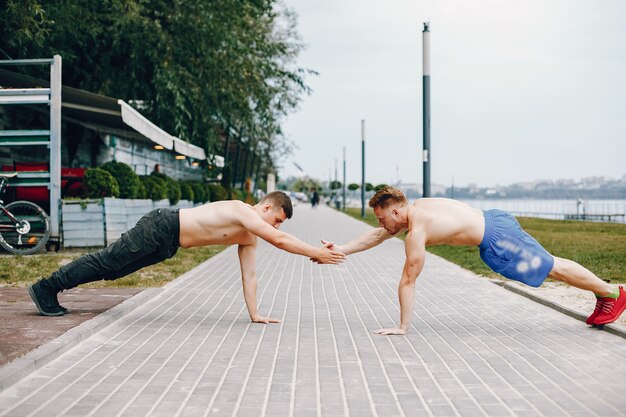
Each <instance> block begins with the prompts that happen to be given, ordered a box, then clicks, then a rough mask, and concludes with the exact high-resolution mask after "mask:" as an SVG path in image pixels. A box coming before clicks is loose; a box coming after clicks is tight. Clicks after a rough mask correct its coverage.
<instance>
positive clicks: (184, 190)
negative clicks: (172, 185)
mask: <svg viewBox="0 0 626 417" xmlns="http://www.w3.org/2000/svg"><path fill="white" fill-rule="evenodd" d="M178 185H179V187H180V199H181V200H187V201H193V198H194V193H193V189H192V188H191V185H190V184H189V183H188V182H186V181H179V182H178Z"/></svg>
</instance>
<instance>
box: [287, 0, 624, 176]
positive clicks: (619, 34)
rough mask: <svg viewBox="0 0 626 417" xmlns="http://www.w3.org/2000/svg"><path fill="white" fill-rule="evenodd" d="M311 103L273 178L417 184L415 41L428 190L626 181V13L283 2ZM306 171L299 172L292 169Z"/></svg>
mask: <svg viewBox="0 0 626 417" xmlns="http://www.w3.org/2000/svg"><path fill="white" fill-rule="evenodd" d="M283 1H284V3H285V4H286V5H287V6H288V7H290V8H291V9H292V10H294V11H295V12H296V14H297V15H298V32H299V34H300V36H301V40H302V42H303V43H304V44H305V45H306V49H304V50H303V51H302V52H301V54H300V56H299V58H298V61H297V65H298V66H301V67H304V68H308V69H312V70H315V71H317V72H318V73H319V74H318V75H317V76H309V77H307V79H306V81H307V85H309V86H310V87H311V88H312V90H313V92H312V94H311V95H309V96H305V97H304V98H303V100H302V102H301V104H300V106H299V109H298V110H297V111H295V112H294V113H292V114H290V115H289V116H288V118H287V119H286V121H285V123H284V130H285V132H286V135H287V136H288V138H289V139H290V140H291V141H292V142H293V144H294V145H295V147H296V149H295V151H294V152H293V154H292V155H291V156H289V157H287V158H286V159H284V160H283V163H282V166H283V167H282V169H281V170H280V171H279V176H280V177H283V178H284V177H286V176H290V175H301V174H302V173H305V174H307V175H309V176H310V177H314V178H318V179H321V180H328V179H329V178H330V179H334V178H335V166H337V168H338V169H337V172H338V180H340V181H341V180H342V175H343V174H342V164H343V155H342V153H343V148H344V147H345V148H346V154H347V158H346V165H347V180H346V182H347V183H351V182H356V183H360V182H361V120H365V147H366V150H365V155H366V156H365V167H366V181H367V182H371V183H373V184H380V183H394V182H396V181H397V180H401V181H402V182H404V183H421V182H422V140H423V139H422V29H423V22H426V21H429V22H430V33H431V35H430V36H431V40H430V41H431V80H430V83H431V181H432V183H434V184H441V185H446V186H449V185H450V184H452V182H454V185H455V186H466V185H468V184H477V185H479V186H496V185H509V184H512V183H518V182H529V181H535V180H540V179H549V180H557V179H566V178H567V179H576V180H579V179H581V178H585V177H591V176H609V177H614V178H622V176H624V175H625V174H626V1H623V0H602V1H597V0H558V1H557V0H524V1H519V0H474V1H468V0H458V1H452V0H437V1H434V0H431V1H423V0H315V1H312V0H283ZM294 162H295V164H297V165H298V166H300V167H301V168H302V171H300V170H298V168H297V167H296V166H295V164H294Z"/></svg>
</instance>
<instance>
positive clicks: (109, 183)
mask: <svg viewBox="0 0 626 417" xmlns="http://www.w3.org/2000/svg"><path fill="white" fill-rule="evenodd" d="M83 185H84V186H85V189H86V190H87V192H86V194H87V197H88V198H102V197H119V195H120V187H119V185H118V183H117V181H116V180H115V178H113V175H111V174H110V173H109V172H108V171H105V170H103V169H100V168H89V169H88V170H86V171H85V176H84V177H83Z"/></svg>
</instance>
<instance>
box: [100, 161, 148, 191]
mask: <svg viewBox="0 0 626 417" xmlns="http://www.w3.org/2000/svg"><path fill="white" fill-rule="evenodd" d="M100 168H102V169H104V170H105V171H108V172H109V173H110V174H111V175H113V178H115V180H116V181H117V184H118V185H119V187H120V198H137V194H138V193H139V184H140V182H139V177H138V176H137V174H135V171H133V169H132V168H131V167H130V166H128V165H126V164H125V163H123V162H116V161H110V162H107V163H106V164H104V165H102V166H101V167H100Z"/></svg>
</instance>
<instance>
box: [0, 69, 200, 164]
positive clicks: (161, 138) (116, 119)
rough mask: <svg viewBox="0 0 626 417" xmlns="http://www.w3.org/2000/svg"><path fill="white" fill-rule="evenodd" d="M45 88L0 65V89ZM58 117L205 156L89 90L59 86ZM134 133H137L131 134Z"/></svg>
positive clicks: (191, 155)
mask: <svg viewBox="0 0 626 417" xmlns="http://www.w3.org/2000/svg"><path fill="white" fill-rule="evenodd" d="M33 86H35V87H39V88H49V87H50V81H47V80H41V79H38V78H34V77H30V76H28V75H23V74H19V73H16V72H12V71H7V70H5V69H1V68H0V90H1V88H2V87H5V88H32V87H33ZM61 107H62V109H63V110H62V117H63V118H67V119H68V120H71V121H73V122H76V123H79V124H81V125H84V126H87V127H89V128H92V129H96V130H100V131H103V132H109V133H112V134H116V135H120V136H123V135H124V133H123V131H124V129H126V128H128V127H130V128H132V129H133V131H128V134H127V135H128V136H130V137H132V138H135V139H139V138H142V139H144V140H149V141H151V142H154V143H156V144H157V145H161V146H163V147H164V148H165V149H168V150H170V151H174V152H176V153H178V154H180V155H184V156H186V157H189V158H194V159H198V160H205V159H207V157H206V154H205V152H204V149H202V148H201V147H199V146H196V145H192V144H190V143H188V142H185V141H183V140H181V139H179V138H177V137H175V136H172V135H170V134H169V133H167V132H166V131H164V130H163V129H161V128H160V127H158V126H157V125H155V124H154V123H152V122H151V121H150V120H148V119H147V118H145V117H144V116H142V115H141V113H139V112H138V111H137V110H135V109H134V108H132V107H131V106H130V105H129V104H127V103H126V102H124V100H116V99H114V98H111V97H107V96H103V95H100V94H94V93H90V92H89V91H85V90H79V89H77V88H72V87H67V86H63V88H62V91H61ZM135 132H137V133H138V134H137V133H135Z"/></svg>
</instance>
